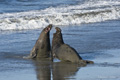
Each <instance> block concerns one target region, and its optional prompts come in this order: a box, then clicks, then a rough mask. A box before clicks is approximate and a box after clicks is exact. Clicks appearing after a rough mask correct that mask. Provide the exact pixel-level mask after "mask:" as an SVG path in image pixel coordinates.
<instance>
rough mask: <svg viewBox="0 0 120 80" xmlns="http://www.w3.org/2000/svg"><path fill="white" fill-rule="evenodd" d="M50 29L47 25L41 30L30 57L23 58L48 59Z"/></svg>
mask: <svg viewBox="0 0 120 80" xmlns="http://www.w3.org/2000/svg"><path fill="white" fill-rule="evenodd" d="M51 28H52V24H50V25H48V26H47V27H45V28H44V29H43V30H42V32H41V33H40V36H39V38H38V40H37V41H36V43H35V45H34V47H33V49H32V51H31V53H30V55H29V56H27V57H23V58H27V59H30V58H49V57H50V53H51V46H50V35H49V32H50V30H51Z"/></svg>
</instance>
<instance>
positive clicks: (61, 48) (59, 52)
mask: <svg viewBox="0 0 120 80" xmlns="http://www.w3.org/2000/svg"><path fill="white" fill-rule="evenodd" d="M55 29H56V33H54V34H53V40H52V57H53V58H54V57H56V58H58V59H60V60H61V61H69V62H73V63H79V64H80V65H83V66H85V65H86V64H93V63H94V62H93V61H88V60H83V59H82V58H81V57H80V56H79V54H78V52H77V51H76V50H75V49H74V48H72V47H71V46H69V45H68V44H65V43H64V41H63V37H62V33H61V29H60V28H59V27H56V28H55Z"/></svg>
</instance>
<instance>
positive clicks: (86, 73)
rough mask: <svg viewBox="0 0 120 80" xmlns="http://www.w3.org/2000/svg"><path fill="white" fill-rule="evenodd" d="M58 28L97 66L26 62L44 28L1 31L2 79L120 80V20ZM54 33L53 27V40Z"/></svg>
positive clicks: (0, 57)
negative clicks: (25, 57) (26, 57)
mask: <svg viewBox="0 0 120 80" xmlns="http://www.w3.org/2000/svg"><path fill="white" fill-rule="evenodd" d="M54 27H55V26H54ZM58 27H60V28H61V29H62V33H63V39H64V42H65V43H66V44H69V45H70V46H72V47H74V48H75V49H76V50H77V52H78V53H79V55H80V56H81V57H82V58H83V59H86V60H92V61H94V62H95V64H92V65H87V66H86V67H80V66H78V65H77V64H71V63H62V62H60V61H59V60H56V59H55V60H54V62H51V61H49V60H30V59H23V58H22V57H23V56H26V55H28V54H29V53H30V50H31V49H32V47H33V46H34V44H35V42H36V40H37V38H38V36H39V34H40V32H41V30H42V29H35V30H23V31H4V32H3V31H1V32H0V80H16V79H17V80H120V74H119V73H120V61H119V60H120V36H119V35H120V20H111V21H104V22H99V23H90V24H82V25H74V26H58ZM54 32H55V29H54V28H53V29H52V30H51V33H50V38H51V40H52V36H53V33H54Z"/></svg>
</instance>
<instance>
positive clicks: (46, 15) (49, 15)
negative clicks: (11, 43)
mask: <svg viewBox="0 0 120 80" xmlns="http://www.w3.org/2000/svg"><path fill="white" fill-rule="evenodd" d="M115 19H120V1H119V0H86V1H85V2H83V3H81V2H78V3H77V4H72V5H70V4H60V5H58V6H55V7H54V6H49V7H47V8H44V9H40V10H29V11H22V12H10V13H9V12H6V13H1V14H0V31H4V30H26V29H27V30H28V29H38V28H44V27H45V26H47V25H48V24H53V25H55V26H59V25H62V26H64V25H80V24H83V23H85V24H86V23H96V22H102V21H106V20H115Z"/></svg>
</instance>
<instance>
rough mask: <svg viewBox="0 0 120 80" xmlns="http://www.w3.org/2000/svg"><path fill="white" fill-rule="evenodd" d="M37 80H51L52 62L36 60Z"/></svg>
mask: <svg viewBox="0 0 120 80" xmlns="http://www.w3.org/2000/svg"><path fill="white" fill-rule="evenodd" d="M34 63H35V67H36V69H35V70H36V75H37V80H51V61H50V60H49V59H35V60H34Z"/></svg>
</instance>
